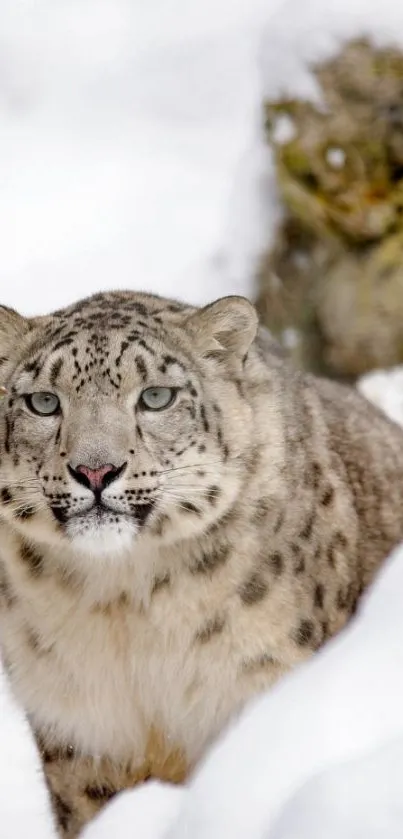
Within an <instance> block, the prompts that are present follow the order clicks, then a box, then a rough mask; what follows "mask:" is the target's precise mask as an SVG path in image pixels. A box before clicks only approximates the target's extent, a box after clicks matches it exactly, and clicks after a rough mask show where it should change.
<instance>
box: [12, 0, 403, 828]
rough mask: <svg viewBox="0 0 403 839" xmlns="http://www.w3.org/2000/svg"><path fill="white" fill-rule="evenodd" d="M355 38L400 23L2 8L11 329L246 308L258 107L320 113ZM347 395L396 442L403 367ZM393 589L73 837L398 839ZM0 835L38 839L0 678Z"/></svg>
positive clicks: (112, 6)
mask: <svg viewBox="0 0 403 839" xmlns="http://www.w3.org/2000/svg"><path fill="white" fill-rule="evenodd" d="M366 33H369V34H370V35H371V37H372V38H373V39H374V40H375V41H376V43H379V44H384V43H387V42H393V43H403V5H402V4H401V3H398V2H397V0H383V2H382V5H381V7H379V3H378V0H288V2H286V3H283V2H281V0H204V2H202V3H191V2H189V0H147V2H144V0H58V2H57V3H55V2H54V0H2V1H1V5H0V229H1V232H2V236H1V256H0V290H1V300H2V302H4V303H6V304H8V305H12V306H15V307H16V308H20V309H21V310H22V311H24V312H26V313H28V314H29V313H37V312H43V311H45V310H50V309H51V308H53V307H56V306H60V305H63V304H65V303H67V302H70V301H72V300H74V299H76V298H77V297H78V296H82V295H84V294H87V293H88V294H89V293H91V292H92V291H95V290H99V289H101V288H107V287H118V286H121V287H131V288H138V289H140V288H142V289H145V290H149V291H154V292H157V293H165V294H168V295H176V296H179V297H184V298H186V299H188V300H190V301H193V302H204V301H207V300H209V299H211V298H212V297H216V296H219V295H220V294H226V293H246V294H252V293H253V279H252V277H253V269H254V266H255V264H256V260H257V259H258V257H259V255H260V253H261V251H262V248H263V247H267V246H268V244H269V241H270V236H271V235H272V234H273V232H274V228H275V223H276V220H277V218H278V217H279V215H280V211H279V208H278V206H277V203H276V192H275V187H274V183H273V174H272V168H271V161H270V157H269V154H268V150H267V148H266V147H265V145H264V143H263V141H262V136H261V124H260V119H261V114H260V105H261V99H262V95H263V94H266V95H269V96H277V95H284V94H287V93H291V94H292V95H296V94H303V95H306V96H308V97H311V98H318V90H317V87H316V83H315V79H314V76H313V74H312V63H313V62H315V61H316V60H321V59H323V58H326V57H328V56H331V55H332V54H334V52H335V51H336V50H337V49H338V47H339V45H340V43H341V42H342V41H343V40H344V39H346V38H349V37H359V36H361V35H365V34H366ZM292 129H293V127H292V125H290V124H286V123H284V122H283V123H279V124H278V125H277V128H276V130H277V132H278V136H279V137H280V139H281V140H282V141H285V140H286V139H287V137H290V136H291V135H290V132H291V131H292ZM287 132H288V133H287ZM334 151H336V152H337V149H335V150H334ZM333 162H334V165H340V157H337V155H336V156H334V157H333ZM289 338H290V341H292V340H293V336H292V335H290V336H289ZM360 388H361V389H362V391H363V392H364V393H365V394H366V395H367V397H368V398H369V399H371V400H372V401H375V403H376V404H378V405H380V407H381V408H383V409H384V410H386V411H387V412H388V413H389V414H390V415H391V416H393V418H395V419H396V420H397V421H400V422H402V424H403V372H402V370H398V369H397V370H395V371H381V372H379V373H377V374H374V375H373V376H372V377H365V378H364V379H363V380H362V382H361V383H360ZM402 587H403V550H402V552H401V554H400V556H399V555H398V554H396V555H395V556H394V557H393V558H392V559H391V560H390V561H389V564H388V566H387V567H386V568H385V570H384V572H383V573H382V574H381V576H380V578H379V581H378V582H377V583H376V584H375V586H374V588H373V591H372V592H371V594H370V596H369V597H368V599H367V601H366V602H365V603H364V606H363V608H362V609H361V611H360V613H359V615H358V617H357V619H356V620H355V622H354V623H353V624H352V625H351V626H350V627H349V628H348V629H347V630H346V631H345V632H344V633H342V634H341V635H340V636H339V637H338V638H337V639H335V640H334V641H333V642H332V643H331V644H329V645H328V646H327V647H326V648H325V649H324V650H322V651H321V653H320V654H318V655H317V656H316V657H315V659H314V660H313V661H312V662H310V663H309V664H307V665H305V666H304V667H301V668H300V669H299V670H298V671H296V672H294V673H293V674H291V675H290V676H289V677H288V678H287V679H285V680H284V681H283V682H282V683H281V684H280V685H278V686H277V688H276V689H275V690H273V691H272V692H271V693H270V694H268V695H267V696H263V697H262V698H260V699H259V700H257V701H256V702H255V703H253V704H252V705H251V707H250V708H247V709H246V710H245V712H244V714H243V715H242V718H241V719H240V721H239V722H238V723H237V724H235V725H234V726H233V727H232V728H231V729H230V730H229V732H228V733H227V734H225V735H224V736H223V738H222V739H221V741H220V742H219V743H218V744H217V745H216V746H215V747H214V748H213V749H212V750H211V753H210V754H209V756H208V757H207V759H206V762H205V764H204V765H203V766H202V767H201V769H200V771H199V772H198V773H197V775H196V776H195V778H194V779H193V780H192V781H191V782H190V783H189V785H188V786H187V787H186V788H184V789H176V788H175V789H174V788H170V787H165V786H163V785H161V784H152V785H147V786H146V787H144V788H143V789H139V790H136V791H134V792H129V793H125V794H124V795H122V796H119V797H118V798H117V799H115V800H114V801H113V802H111V804H110V805H109V806H108V807H107V808H106V809H105V811H104V812H103V813H102V814H101V816H100V817H99V818H98V819H97V820H96V821H94V823H93V824H92V825H90V826H89V828H88V829H87V831H86V832H85V836H86V837H87V839H104V837H105V839H106V837H110V836H111V835H113V836H114V837H116V839H126V837H127V839H129V837H133V836H136V839H157V837H158V839H185V837H187V839H190V837H191V839H215V837H220V839H223V837H225V839H227V838H228V839H238V837H239V839H308V837H309V839H319V837H326V839H358V837H362V836H365V837H366V839H375V837H376V839H381V837H382V839H397V836H398V835H399V836H400V835H401V825H402V824H403V812H402V809H403V804H402V802H403V795H402V787H403V782H401V778H402V777H403V714H402V710H401V709H402V707H403V675H401V674H403V668H402V664H403V662H402V656H403V644H402V643H401V639H402V638H403V617H402V615H403V612H402V610H401V604H400V599H401V598H400V591H401V590H402ZM0 834H1V837H2V839H3V837H4V839H26V837H27V835H29V836H30V839H56V834H55V831H54V828H53V823H52V819H51V815H50V808H49V803H48V800H47V795H46V790H45V786H44V782H43V779H42V776H41V773H40V767H39V760H38V755H37V752H36V749H35V746H34V744H33V742H32V738H31V737H30V734H29V731H28V727H27V724H26V722H25V721H24V718H23V715H22V713H21V711H20V710H19V709H18V708H16V707H15V704H14V703H13V700H12V698H11V697H10V694H9V691H8V687H7V684H6V682H5V677H4V676H1V674H0Z"/></svg>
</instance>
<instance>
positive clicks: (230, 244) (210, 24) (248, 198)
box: [0, 0, 279, 313]
mask: <svg viewBox="0 0 403 839" xmlns="http://www.w3.org/2000/svg"><path fill="white" fill-rule="evenodd" d="M276 3H277V4H278V3H279V0H267V2H266V3H264V2H263V0H248V3H245V2H244V0H220V2H217V0H204V2H203V4H201V6H200V8H199V7H198V5H197V4H194V3H193V4H188V3H187V2H186V0H149V2H148V3H144V2H143V1H142V0H136V1H135V2H131V0H74V2H73V3H72V2H71V0H59V2H58V3H57V4H55V3H52V2H51V0H41V2H38V1H37V2H29V0H20V2H16V0H2V4H1V11H0V62H1V64H0V73H1V76H0V116H1V128H0V131H1V134H0V144H1V157H0V184H1V192H0V224H1V230H2V255H1V261H0V287H1V289H2V296H3V302H5V303H8V304H10V305H12V304H14V305H17V304H19V305H20V306H21V307H22V308H23V309H24V311H26V312H27V313H31V312H32V313H34V312H35V313H36V312H38V311H41V310H42V309H43V308H44V307H46V308H47V309H48V310H49V309H51V308H53V307H56V306H60V305H63V304H65V303H67V302H71V301H72V300H74V299H75V298H76V297H77V295H78V294H85V293H90V292H91V291H93V290H94V288H96V289H97V290H98V289H101V288H108V287H118V286H120V287H131V288H138V289H145V290H153V291H155V292H157V293H166V292H167V291H168V292H169V293H171V294H172V295H173V294H176V295H177V296H183V297H186V298H187V299H188V300H190V301H191V302H207V301H208V300H210V299H211V297H212V296H214V295H215V292H216V288H217V287H219V288H220V290H221V291H222V293H231V292H232V293H234V292H238V293H248V292H250V287H251V281H250V277H251V266H252V264H253V261H254V260H256V258H257V255H258V253H260V251H261V249H262V243H263V241H264V240H265V239H268V229H269V223H268V220H269V218H270V217H271V214H273V212H275V209H274V207H271V206H270V204H271V202H270V180H271V170H270V161H269V153H268V151H267V149H266V148H265V146H264V144H263V142H262V138H261V134H260V105H261V102H260V90H259V85H258V69H257V59H256V55H257V40H258V35H259V33H260V30H261V24H262V20H263V18H265V19H267V17H268V10H269V9H271V8H275V6H276ZM30 288H32V290H33V291H34V293H31V294H29V293H27V291H28V289H30Z"/></svg>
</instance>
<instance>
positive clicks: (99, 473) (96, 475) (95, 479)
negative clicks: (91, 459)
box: [76, 463, 116, 489]
mask: <svg viewBox="0 0 403 839" xmlns="http://www.w3.org/2000/svg"><path fill="white" fill-rule="evenodd" d="M76 472H79V473H80V474H81V475H85V477H86V478H87V481H88V483H89V485H90V487H91V489H102V487H103V486H104V483H106V482H105V481H104V478H105V475H109V476H110V477H112V475H111V474H110V473H111V472H116V467H115V466H112V464H111V463H106V464H105V466H99V467H98V469H90V467H89V466H82V465H81V464H80V465H79V466H77V468H76Z"/></svg>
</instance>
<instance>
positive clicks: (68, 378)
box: [0, 291, 403, 839]
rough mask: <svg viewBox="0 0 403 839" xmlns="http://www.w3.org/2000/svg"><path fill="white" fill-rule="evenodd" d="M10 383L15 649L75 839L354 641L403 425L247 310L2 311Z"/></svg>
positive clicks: (179, 774)
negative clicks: (343, 642)
mask: <svg viewBox="0 0 403 839" xmlns="http://www.w3.org/2000/svg"><path fill="white" fill-rule="evenodd" d="M0 385H1V388H2V397H1V399H0V639H1V640H0V645H1V656H2V661H3V664H4V667H5V669H6V672H7V674H8V678H9V680H10V684H11V686H12V689H13V691H14V694H15V696H16V698H17V700H18V701H19V703H20V704H21V706H22V708H23V709H24V711H25V714H26V716H27V719H28V720H29V723H30V725H31V727H32V730H33V732H34V735H35V738H36V741H37V743H38V746H39V749H40V753H41V759H42V765H43V768H44V773H45V776H46V781H47V785H48V789H49V794H50V797H51V801H52V804H53V810H54V816H55V820H56V824H57V829H58V831H59V834H60V836H61V837H63V839H74V837H76V836H78V834H79V833H80V831H81V830H82V828H83V827H84V826H85V825H86V824H87V823H88V821H89V820H91V819H92V818H93V816H94V815H95V814H96V813H97V812H98V811H99V810H100V809H101V807H103V806H104V805H105V804H106V802H108V801H109V800H110V799H111V798H112V796H114V795H116V793H118V792H120V791H122V790H125V789H127V788H130V787H133V786H134V785H136V784H140V783H144V782H146V781H147V780H149V779H152V778H158V779H162V780H164V781H167V782H171V783H179V784H181V783H183V782H184V781H186V779H187V778H188V777H189V774H190V773H191V772H192V771H193V769H194V767H195V766H196V765H197V764H198V762H199V761H200V760H201V758H202V757H203V755H204V754H205V752H206V749H207V747H208V745H209V744H210V743H211V742H212V741H213V740H214V739H215V738H216V737H217V736H218V734H219V733H220V732H221V731H222V730H223V728H224V726H226V725H227V724H228V723H229V721H230V720H231V719H233V718H234V717H235V716H236V715H237V714H238V713H239V712H240V711H241V709H242V708H243V707H244V705H245V703H246V702H247V701H248V700H250V699H251V698H252V697H254V696H256V695H257V694H258V693H259V692H260V691H262V690H264V689H266V690H267V689H270V688H271V686H272V685H274V684H275V683H276V682H277V680H278V679H280V678H281V677H282V676H283V675H284V674H286V673H287V672H288V671H290V670H291V669H292V668H293V667H295V666H296V665H297V664H299V663H301V662H303V661H304V660H306V659H307V658H308V657H310V656H312V655H313V654H314V653H315V651H316V650H318V648H320V647H321V645H323V644H324V643H325V642H326V641H327V640H328V639H329V638H331V637H332V636H334V635H335V634H336V633H337V632H339V631H340V630H341V629H342V628H343V627H344V626H345V624H346V623H347V621H349V619H350V618H351V616H352V615H353V613H354V610H355V609H356V606H357V603H358V602H359V599H360V597H361V595H362V593H363V591H364V590H365V589H366V587H367V586H368V585H369V584H370V583H371V581H372V580H373V578H374V576H375V574H376V572H377V569H378V568H379V567H380V565H381V564H382V562H383V561H384V559H385V558H386V556H387V555H388V553H389V551H390V550H391V548H392V547H393V546H394V545H396V544H397V543H398V542H399V541H400V540H401V539H402V538H403V516H402V508H403V431H402V429H400V428H399V427H398V426H397V425H395V424H394V423H393V422H392V421H391V420H388V419H387V418H386V416H384V415H383V414H382V413H381V411H380V410H378V409H377V408H375V407H374V406H372V405H370V404H369V402H367V401H366V399H365V398H364V397H363V396H361V395H360V394H359V393H358V392H355V390H354V389H352V388H348V387H346V386H343V385H341V384H338V383H336V382H332V381H327V380H324V379H323V380H322V379H319V378H315V377H313V376H312V375H308V374H304V373H303V372H301V371H299V370H297V369H293V367H292V366H291V365H290V364H289V362H288V361H287V359H285V358H284V357H283V356H282V353H281V352H280V351H278V349H277V347H276V345H275V343H274V342H272V341H271V339H270V338H268V336H267V333H265V332H264V331H263V330H262V328H261V327H260V326H259V324H258V319H257V314H256V311H255V308H254V307H253V305H252V304H251V303H250V302H249V301H248V300H247V299H245V298H242V297H238V296H230V297H225V298H221V299H219V300H217V301H215V302H213V303H211V304H209V305H206V306H201V307H196V306H190V305H186V304H184V303H181V302H176V301H174V300H168V299H164V298H162V297H158V296H155V295H152V294H146V293H139V292H135V291H111V292H102V293H98V294H95V295H93V296H91V297H89V298H86V299H84V300H81V301H79V302H77V303H74V304H73V305H70V306H68V307H67V308H64V309H61V310H58V311H56V312H54V313H53V314H50V315H43V316H38V317H24V316H22V315H20V314H18V313H17V312H16V311H14V310H12V309H9V308H7V307H2V308H0ZM296 701H298V698H297V697H296ZM267 745H268V748H270V744H269V743H268V744H267ZM133 829H134V830H135V825H134V826H133Z"/></svg>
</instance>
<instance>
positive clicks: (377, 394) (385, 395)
mask: <svg viewBox="0 0 403 839" xmlns="http://www.w3.org/2000/svg"><path fill="white" fill-rule="evenodd" d="M358 389H359V390H360V391H361V393H363V394H364V396H366V398H367V399H369V401H370V402H373V403H374V405H377V407H378V408H381V410H382V411H385V414H387V415H388V416H389V417H391V419H393V420H394V421H395V422H397V423H399V425H403V367H393V368H391V369H390V370H374V371H373V372H372V373H367V374H366V375H365V376H361V379H360V380H359V382H358Z"/></svg>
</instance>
